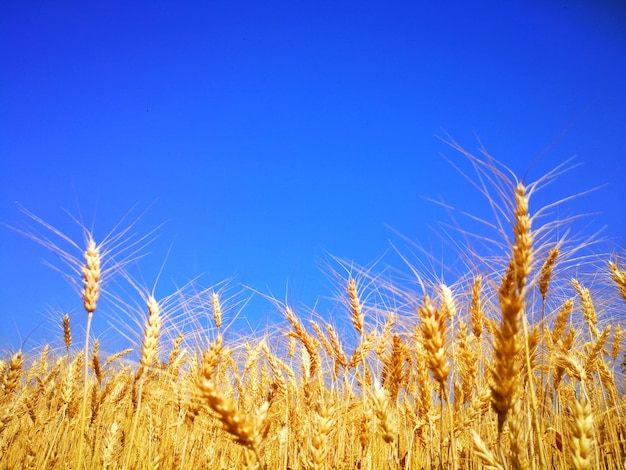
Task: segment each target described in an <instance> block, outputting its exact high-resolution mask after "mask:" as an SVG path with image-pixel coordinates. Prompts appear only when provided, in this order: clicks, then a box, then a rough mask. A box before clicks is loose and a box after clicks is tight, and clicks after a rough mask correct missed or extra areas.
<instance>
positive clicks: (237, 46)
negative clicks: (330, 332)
mask: <svg viewBox="0 0 626 470" xmlns="http://www.w3.org/2000/svg"><path fill="white" fill-rule="evenodd" d="M618 3H619V2H608V1H600V2H591V1H586V2H583V1H578V2H576V1H574V2H565V1H542V2H539V1H534V2H533V1H527V2H499V1H488V2H481V1H479V2H450V1H443V2H325V1H319V2H309V3H305V2H238V1H233V2H160V1H155V2H142V1H137V2H99V3H97V4H95V3H85V2H52V3H50V2H14V3H13V4H11V5H9V4H4V5H3V6H2V7H0V44H2V47H0V67H1V68H2V69H1V73H0V162H1V165H2V167H1V171H0V221H1V222H3V223H5V224H9V225H13V226H16V225H20V224H22V223H24V222H25V221H27V218H26V217H25V216H24V215H23V214H22V213H21V212H20V210H19V207H18V205H17V204H16V202H19V204H21V205H22V206H24V207H25V208H27V209H28V210H30V211H32V212H33V213H35V214H37V215H38V216H40V217H42V218H43V219H45V220H46V221H47V222H49V223H51V224H53V225H54V226H56V227H58V228H59V229H61V230H62V231H64V232H65V233H67V234H69V235H70V236H73V237H75V238H77V240H80V231H79V229H78V228H77V226H76V224H75V223H73V222H72V220H71V218H70V217H69V216H68V215H67V214H66V213H65V212H64V211H69V212H70V213H71V214H73V215H74V216H76V217H77V218H79V219H81V220H83V221H84V223H85V224H86V225H88V226H90V227H91V226H93V227H94V232H95V236H96V238H98V237H103V236H104V235H105V234H106V233H107V232H108V231H109V230H111V229H112V228H113V227H114V226H115V224H116V222H117V221H119V220H120V219H121V218H122V217H123V216H124V214H126V213H127V212H128V211H129V210H130V209H131V208H132V207H136V209H135V210H134V211H133V212H131V219H132V217H134V216H136V215H138V214H141V213H143V212H144V211H146V212H145V214H144V215H143V216H142V217H141V219H140V220H139V222H138V223H137V226H136V231H137V232H138V233H146V232H149V231H150V230H151V229H153V228H154V227H156V226H159V225H160V224H161V223H165V225H163V227H161V228H159V230H158V234H159V237H158V238H157V239H156V240H155V241H154V242H153V243H152V244H151V245H150V246H149V248H148V249H146V250H145V252H149V253H150V254H149V256H147V257H146V258H144V259H143V260H141V262H140V265H141V273H142V275H143V280H142V281H141V282H144V283H145V285H147V286H152V284H153V283H154V281H155V279H156V276H157V273H158V272H159V269H160V268H161V265H162V263H163V260H164V259H165V258H166V257H167V260H166V263H165V268H164V271H163V275H162V277H161V279H160V281H159V284H158V286H159V289H158V293H159V295H161V296H163V295H166V294H167V293H169V292H171V291H172V290H173V289H174V286H175V285H182V284H184V283H185V282H187V281H188V280H189V279H192V278H195V277H196V276H199V275H202V277H201V278H200V283H201V284H202V285H204V286H210V285H212V284H214V283H217V282H219V281H222V280H224V279H229V278H232V279H233V281H232V285H233V286H236V285H237V284H239V283H242V284H245V285H248V286H252V287H254V288H255V289H258V290H259V291H261V292H263V293H269V292H271V293H272V294H273V295H275V296H276V297H278V298H279V299H281V300H284V299H285V298H287V299H288V300H289V301H290V302H291V303H294V304H296V305H297V304H298V303H304V304H307V305H309V306H311V305H313V304H314V303H315V301H316V299H318V297H323V296H326V295H329V294H332V292H333V289H336V286H333V285H332V281H329V280H328V279H327V277H326V276H325V275H324V274H323V270H324V265H325V264H326V263H327V262H328V259H329V258H328V256H327V254H326V253H330V254H332V255H335V256H337V257H339V258H342V259H345V260H347V262H348V263H349V262H354V263H356V264H358V265H367V264H368V263H371V262H372V261H373V260H375V259H376V258H377V257H379V256H381V255H383V254H384V253H385V252H386V251H389V250H390V241H391V242H393V243H394V244H395V245H398V246H399V247H402V246H403V243H405V242H404V241H403V240H402V238H400V237H398V235H396V232H399V233H402V234H403V235H405V236H406V237H408V238H409V239H411V240H414V241H415V242H416V243H418V244H421V245H423V246H424V247H426V249H427V250H432V251H434V252H438V251H442V250H444V248H443V247H444V245H445V244H444V243H443V242H442V241H441V239H439V238H438V235H436V234H435V233H434V232H433V230H432V227H435V226H437V223H439V222H446V221H449V220H450V218H449V217H450V216H449V214H448V213H447V212H446V211H445V210H443V209H442V208H441V207H439V206H438V205H436V204H433V203H432V202H429V201H428V200H427V199H428V198H430V199H436V200H443V201H445V202H446V203H448V204H451V205H453V206H455V207H458V208H459V209H462V210H465V211H469V212H472V213H476V214H477V215H481V216H487V215H486V214H488V212H489V207H488V205H487V204H486V201H485V200H484V198H483V197H482V196H480V194H478V192H477V191H475V190H474V189H473V188H472V186H471V184H469V182H467V181H466V180H465V179H464V177H463V176H462V175H461V174H459V172H458V171H457V170H455V169H454V168H453V166H451V165H450V163H449V162H448V161H446V158H443V157H442V156H441V154H442V153H443V154H445V156H446V157H447V158H449V159H450V160H452V161H453V162H455V163H456V164H458V165H459V166H461V167H462V168H464V169H466V170H467V171H469V172H470V173H471V168H470V166H469V165H468V164H467V161H465V160H464V159H463V157H462V156H460V155H459V154H458V153H457V152H455V151H454V150H452V149H451V148H449V147H448V146H447V145H446V144H445V143H443V142H442V141H441V140H439V139H438V138H437V136H445V135H446V134H449V135H450V136H451V137H452V138H454V139H456V140H457V141H458V142H459V143H460V144H461V145H462V146H464V147H465V148H467V149H468V150H470V151H472V152H475V151H477V150H478V148H479V147H480V143H479V141H480V142H482V144H483V145H484V146H485V147H486V149H487V150H488V151H489V153H490V154H491V155H493V156H494V157H495V158H496V159H498V160H499V161H501V162H502V163H504V164H505V165H507V166H509V167H510V168H512V169H513V170H514V171H516V172H517V173H518V174H520V175H524V174H525V173H526V172H527V171H528V179H529V180H533V179H536V178H538V177H540V176H541V175H542V174H544V173H545V172H546V171H548V170H549V169H551V168H552V167H554V166H556V165H557V164H559V163H561V162H563V161H565V160H566V159H568V158H570V157H576V159H575V163H579V164H580V166H579V167H577V168H575V169H573V170H572V171H571V172H569V173H568V174H566V175H564V176H563V177H562V178H560V179H559V180H557V182H556V183H554V184H553V185H552V186H551V187H550V188H548V189H547V190H546V191H545V192H544V196H543V197H545V198H546V199H545V200H554V199H559V198H562V197H564V196H568V195H571V194H573V193H577V192H580V191H584V190H588V189H591V188H593V187H596V186H600V185H606V186H605V187H603V188H602V189H600V190H598V191H596V192H594V193H592V194H591V195H587V196H584V197H582V198H580V199H578V200H576V202H575V203H573V204H572V205H570V206H569V210H570V211H572V212H576V213H578V212H600V213H599V214H598V215H595V216H594V217H593V218H592V219H590V220H591V222H590V223H591V227H592V228H594V229H595V228H596V227H601V226H604V225H606V230H605V231H604V235H605V236H606V237H607V238H611V239H614V240H615V242H616V246H617V247H624V246H625V245H624V242H625V241H626V237H625V234H626V222H625V220H626V218H625V217H624V204H623V201H625V200H626V189H625V185H624V184H623V181H624V175H625V174H626V171H625V170H626V163H625V161H626V158H625V156H626V155H625V154H626V144H625V141H626V140H625V138H624V136H626V111H625V110H626V91H625V89H626V87H625V86H624V83H626V8H624V7H623V6H621V7H620V6H618ZM537 157H539V158H537ZM146 209H147V210H146ZM531 210H532V207H531ZM564 210H565V209H564ZM458 222H459V224H460V225H463V219H462V218H461V219H459V221H458ZM170 247H171V251H170V252H169V255H168V250H170ZM620 249H621V248H616V251H618V252H619V250H620ZM0 250H1V252H2V263H0V285H1V286H2V287H1V289H0V342H1V343H0V345H5V346H7V347H9V346H10V347H16V346H19V344H20V342H21V341H23V340H24V338H25V337H26V336H27V335H29V334H31V333H32V335H33V337H34V338H36V337H39V338H50V336H54V335H57V334H58V324H56V323H54V321H56V320H52V319H57V318H58V316H59V312H65V311H70V312H72V315H73V317H74V318H75V323H74V324H76V325H79V326H77V328H80V327H81V326H80V325H83V324H84V323H83V320H82V319H81V315H82V314H81V311H80V301H79V299H78V298H77V296H76V295H75V294H74V292H73V291H72V289H71V287H70V286H69V285H68V283H67V281H66V280H64V279H63V278H62V277H61V276H59V274H58V273H56V272H54V271H53V270H51V269H50V268H49V267H47V266H45V265H44V263H43V261H47V262H51V263H52V264H54V265H57V266H58V265H59V263H58V261H57V260H56V259H55V257H54V256H53V255H51V254H50V253H48V252H47V251H46V250H45V249H44V248H42V247H40V246H37V245H36V244H35V243H33V242H32V241H31V240H28V239H26V238H25V237H22V236H20V235H18V234H16V233H15V232H13V231H11V230H8V229H6V228H5V227H0ZM73 254H75V255H80V253H79V252H74V253H73ZM382 263H383V264H384V263H388V264H392V265H393V264H394V263H396V264H399V259H398V257H397V256H395V257H394V253H393V252H392V253H391V254H388V255H387V256H385V257H384V258H383V262H382ZM235 290H236V289H235ZM271 310H272V306H271V304H268V303H267V302H265V303H264V302H258V301H253V302H251V303H250V304H249V305H248V308H247V309H246V311H245V316H246V317H247V318H248V319H249V321H250V322H251V324H252V325H253V326H254V325H256V323H257V322H258V321H262V319H264V318H266V317H267V315H268V314H270V313H271ZM74 318H73V319H74ZM42 321H43V324H42V323H41V322H42ZM99 328H105V326H99ZM51 339H55V338H51Z"/></svg>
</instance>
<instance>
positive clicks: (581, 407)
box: [570, 390, 593, 470]
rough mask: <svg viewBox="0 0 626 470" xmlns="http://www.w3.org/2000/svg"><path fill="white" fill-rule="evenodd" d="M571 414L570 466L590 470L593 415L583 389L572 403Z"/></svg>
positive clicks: (579, 469)
mask: <svg viewBox="0 0 626 470" xmlns="http://www.w3.org/2000/svg"><path fill="white" fill-rule="evenodd" d="M572 414H573V417H574V422H573V424H572V437H571V443H570V444H571V449H572V466H573V468H574V469H576V470H590V469H591V468H592V459H593V415H592V411H591V405H590V404H589V400H588V399H587V397H586V395H585V393H584V390H581V392H580V396H579V398H578V399H577V400H576V402H575V403H574V409H573V410H572Z"/></svg>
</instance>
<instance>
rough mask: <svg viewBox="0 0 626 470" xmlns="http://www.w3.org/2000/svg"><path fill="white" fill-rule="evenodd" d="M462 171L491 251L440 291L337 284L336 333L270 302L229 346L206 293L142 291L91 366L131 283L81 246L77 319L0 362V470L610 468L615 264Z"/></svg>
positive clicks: (616, 348) (505, 180) (521, 194)
mask: <svg viewBox="0 0 626 470" xmlns="http://www.w3.org/2000/svg"><path fill="white" fill-rule="evenodd" d="M471 158H472V159H473V160H472V161H473V163H474V164H475V166H476V167H477V168H479V171H481V175H483V176H485V178H484V179H486V180H487V181H490V182H491V183H492V185H493V187H494V188H495V189H496V194H495V196H494V197H493V198H492V202H494V201H495V200H496V197H499V199H500V201H501V202H500V203H499V205H497V211H495V212H496V217H497V218H498V219H499V222H501V224H495V223H494V225H501V226H502V227H503V229H502V233H501V235H502V240H501V241H500V243H496V244H495V246H496V247H497V248H496V249H495V251H496V252H495V253H493V251H494V250H492V253H493V255H492V256H478V254H477V253H472V252H471V250H469V247H468V250H467V252H466V253H464V255H463V256H464V263H465V265H466V266H467V271H466V272H462V273H456V274H455V275H454V277H451V276H450V275H448V274H446V279H445V281H444V280H443V279H441V278H438V277H437V276H436V275H435V274H433V273H432V272H427V271H424V272H422V271H420V270H419V269H417V268H416V267H414V266H410V268H411V269H410V270H409V271H411V273H412V281H413V282H412V283H411V282H409V281H407V280H406V279H403V280H398V281H397V282H394V281H393V280H388V279H387V278H384V279H385V280H384V281H383V280H382V279H383V278H382V277H378V276H376V275H374V273H372V272H371V271H369V270H358V269H356V268H354V269H348V270H346V275H345V277H344V278H343V279H339V280H338V282H337V284H338V285H339V287H340V289H341V292H342V295H340V296H339V298H338V299H337V302H338V305H339V307H337V308H336V309H335V310H334V311H339V310H343V312H344V313H345V320H346V321H344V322H338V321H337V319H332V320H331V319H330V318H329V317H328V316H327V315H326V316H325V315H323V314H312V313H311V312H310V311H306V310H304V309H301V308H300V307H298V306H292V305H284V304H280V303H278V302H276V303H275V305H276V313H277V315H279V316H280V318H281V319H282V321H279V322H278V325H277V327H276V328H275V329H271V328H270V329H268V330H266V331H269V332H268V333H265V334H264V335H259V334H255V335H253V334H250V335H249V336H245V335H244V336H242V335H241V332H234V331H231V330H229V329H228V328H227V327H225V326H224V325H227V324H228V320H229V315H230V314H232V311H233V308H232V305H230V299H229V297H228V296H225V295H224V292H223V291H221V290H220V289H219V288H209V289H204V290H202V289H196V290H193V291H192V292H191V293H190V294H189V293H185V291H184V290H182V289H181V290H180V291H177V292H175V293H174V294H173V295H171V296H169V297H167V298H164V299H158V298H155V297H154V296H153V295H151V294H149V293H146V292H142V299H143V300H142V303H143V319H142V320H141V323H142V325H143V326H142V327H141V328H137V333H138V334H137V337H138V338H140V339H139V340H138V341H137V343H136V345H135V347H134V348H131V349H126V350H122V351H113V352H110V353H108V354H103V353H102V352H101V346H100V342H99V341H98V340H96V339H94V338H93V337H91V338H90V333H89V326H90V323H91V319H92V316H93V317H95V316H97V315H107V312H106V311H101V303H100V302H101V297H102V296H106V295H113V296H114V293H112V292H107V285H109V286H115V284H114V283H111V282H109V283H108V284H106V283H105V281H106V280H107V276H108V277H111V276H117V277H118V278H120V279H121V280H125V281H129V282H130V284H132V285H133V286H135V285H136V284H135V283H134V282H133V281H132V279H131V277H130V276H129V275H127V274H124V263H121V262H119V261H118V262H114V261H110V259H108V258H107V257H110V256H112V255H111V253H113V252H114V251H115V250H114V248H115V246H116V244H117V246H119V241H120V238H119V237H117V238H116V237H114V238H113V239H112V240H113V243H111V240H103V241H102V242H101V243H100V244H98V242H97V240H94V238H93V237H92V234H91V233H87V236H86V243H85V245H84V246H83V247H82V249H81V251H79V252H77V254H76V255H75V257H73V256H74V255H69V254H68V257H67V258H66V259H68V260H70V263H69V264H70V265H71V266H73V267H74V272H75V273H76V279H77V280H76V284H77V285H78V286H79V290H80V294H81V296H82V299H81V298H77V299H76V300H77V303H78V304H79V305H80V302H81V301H82V304H83V305H84V312H83V318H81V317H80V316H79V315H73V316H72V317H71V321H70V316H68V315H63V314H62V315H61V316H60V317H59V319H58V321H59V338H56V339H54V338H53V339H51V343H50V345H47V346H43V347H42V348H41V349H39V350H34V351H32V350H31V351H14V352H11V353H8V354H6V355H5V356H4V357H2V360H1V362H0V468H2V469H5V468H6V469H15V468H42V469H43V468H51V469H57V468H58V469H66V468H69V469H83V468H105V469H114V468H125V469H131V468H132V469H157V468H163V469H202V468H205V469H233V468H246V469H282V470H287V469H293V470H295V469H363V470H364V469H415V470H417V469H430V468H452V469H456V468H458V469H479V468H488V469H540V468H559V469H560V468H574V469H591V468H601V469H614V468H622V466H623V465H624V464H625V459H626V450H625V449H624V433H625V432H626V419H625V418H624V416H623V414H624V407H625V405H626V397H625V396H624V393H623V390H624V387H623V380H624V379H623V374H622V369H621V367H622V366H621V361H622V341H621V340H622V333H623V330H622V327H621V326H620V321H621V320H622V319H623V318H624V317H623V313H624V312H625V311H626V288H625V286H626V283H625V281H624V280H625V279H626V271H625V264H624V260H623V259H620V258H619V257H616V256H612V255H607V256H606V257H602V256H601V255H585V256H583V255H579V251H578V250H577V248H579V247H576V246H575V242H574V246H572V245H571V244H569V242H568V240H564V239H563V237H559V236H558V235H557V233H556V229H557V227H559V226H560V225H559V224H562V223H563V221H556V222H554V221H550V220H549V218H548V217H547V216H546V217H543V214H544V213H543V208H541V207H534V206H533V198H532V196H533V193H534V191H535V190H536V189H537V187H538V186H540V184H539V183H534V184H524V183H522V182H520V181H518V180H516V179H515V178H509V177H507V176H505V173H504V172H501V171H500V170H499V167H498V166H497V165H496V164H495V163H493V161H490V160H489V161H488V162H484V161H481V160H478V159H474V157H471ZM551 176H553V175H548V177H546V178H544V179H542V180H541V181H540V183H543V182H545V181H546V179H550V177H551ZM489 197H490V198H491V196H489ZM494 205H495V202H494ZM35 220H36V221H37V222H40V223H42V222H41V221H39V220H38V219H35ZM44 226H45V227H47V228H50V227H49V226H47V225H44ZM55 233H56V234H57V235H58V234H59V233H58V232H57V231H55ZM560 233H561V234H562V233H564V232H563V231H561V232H560ZM73 246H74V247H77V248H78V245H73ZM107 263H108V264H107ZM106 266H113V267H114V268H112V269H108V270H107V268H106ZM138 290H139V291H141V289H138ZM181 311H182V312H185V313H186V316H185V317H184V318H186V319H187V320H180V319H181V318H182V315H180V314H178V313H177V312H181ZM198 315H204V317H206V318H210V319H211V321H212V326H211V328H209V331H206V330H205V331H203V332H202V333H201V334H199V333H198V332H197V331H196V332H194V331H193V330H192V329H190V325H193V324H194V322H193V320H189V318H190V317H194V316H195V317H197V316H198ZM177 321H180V322H182V324H181V323H177ZM75 322H83V323H81V330H80V331H85V330H86V331H87V339H85V340H84V342H83V341H81V343H80V344H74V342H73V340H74V339H75V337H76V336H77V334H76V332H75V331H73V329H75V328H76V327H75V325H74V323H75ZM274 330H276V332H274ZM93 334H96V335H97V334H98V333H97V332H92V333H91V335H93ZM53 344H59V345H62V346H53Z"/></svg>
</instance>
